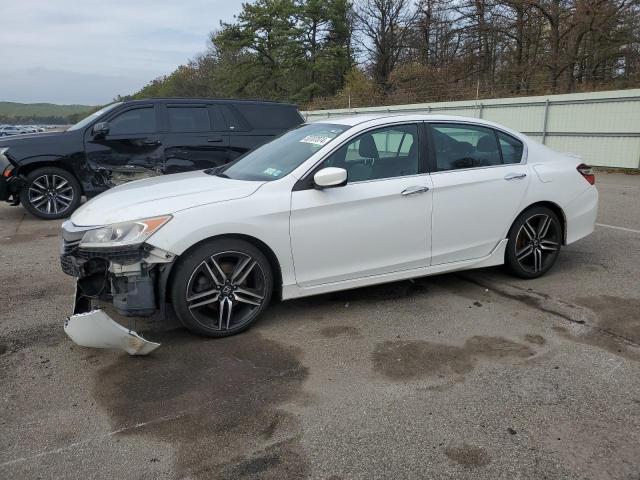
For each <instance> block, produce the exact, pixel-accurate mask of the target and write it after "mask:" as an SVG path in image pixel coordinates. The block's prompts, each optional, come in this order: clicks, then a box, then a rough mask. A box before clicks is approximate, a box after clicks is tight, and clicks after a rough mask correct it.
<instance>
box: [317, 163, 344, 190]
mask: <svg viewBox="0 0 640 480" xmlns="http://www.w3.org/2000/svg"><path fill="white" fill-rule="evenodd" d="M313 181H314V183H315V184H316V186H317V187H319V188H331V187H341V186H343V185H346V184H347V171H346V170H345V169H344V168H336V167H327V168H323V169H322V170H318V171H317V172H316V174H315V175H314V176H313Z"/></svg>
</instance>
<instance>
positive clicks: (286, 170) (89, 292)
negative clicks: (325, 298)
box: [61, 115, 598, 353]
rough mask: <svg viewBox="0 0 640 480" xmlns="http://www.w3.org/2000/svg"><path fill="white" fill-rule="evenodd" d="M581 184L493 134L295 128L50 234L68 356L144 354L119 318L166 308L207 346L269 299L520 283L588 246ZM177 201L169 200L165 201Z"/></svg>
mask: <svg viewBox="0 0 640 480" xmlns="http://www.w3.org/2000/svg"><path fill="white" fill-rule="evenodd" d="M594 183H595V177H594V175H593V173H592V172H591V171H590V169H589V167H587V166H586V165H584V164H582V162H581V160H580V159H578V158H576V157H574V156H569V155H565V154H562V153H558V152H554V151H553V150H551V149H549V148H547V147H545V146H544V145H540V144H539V143H536V142H534V141H532V140H530V139H529V138H527V137H526V136H524V135H522V134H520V133H518V132H515V131H513V130H510V129H508V128H505V127H502V126H501V125H498V124H495V123H491V122H487V121H483V120H479V119H475V118H464V117H452V116H439V115H394V116H391V115H377V116H374V115H362V116H356V117H350V118H335V119H326V120H323V121H321V122H316V123H312V124H308V125H303V126H301V127H298V128H295V129H292V130H290V131H289V132H287V133H286V134H284V135H282V136H280V137H279V138H277V139H275V140H273V141H272V142H269V143H268V144H266V145H264V146H262V147H261V148H259V149H257V150H255V151H253V152H251V153H249V154H247V155H245V156H244V157H243V158H241V159H239V160H238V161H237V162H234V163H232V164H230V165H226V166H224V167H222V168H219V169H212V170H204V171H200V172H190V173H184V174H180V175H173V176H171V177H170V178H169V177H165V178H153V179H147V180H143V181H140V182H136V183H135V184H131V185H123V186H120V187H117V188H115V189H114V190H113V191H110V192H107V193H105V194H104V195H101V196H100V197H98V198H95V199H93V200H91V201H90V202H88V203H87V204H85V205H84V206H82V207H81V208H80V209H78V210H77V211H76V212H75V213H74V214H73V216H72V217H71V219H70V220H68V221H67V222H65V223H64V224H63V227H62V228H63V230H62V238H63V245H62V247H63V248H62V252H63V254H62V256H61V261H62V268H63V270H64V271H65V272H66V273H68V274H70V275H74V276H76V277H78V281H77V285H78V288H77V289H76V292H77V298H76V303H75V306H76V311H75V313H76V315H74V316H72V317H71V318H70V319H69V320H68V321H67V322H66V324H65V331H66V332H67V334H68V335H69V336H70V337H71V338H72V339H73V340H74V341H76V342H77V343H79V344H80V345H84V346H94V347H105V348H106V347H111V348H113V347H118V346H122V347H123V348H125V349H127V351H129V353H148V352H149V351H151V350H153V349H154V348H156V347H157V344H155V343H150V342H147V341H146V340H143V339H141V338H140V337H138V336H137V335H135V334H134V333H133V332H132V331H131V330H128V329H126V328H124V327H122V326H121V325H118V324H116V323H115V322H113V321H112V320H111V319H110V318H109V317H108V316H107V314H106V313H105V312H104V311H102V310H93V309H92V305H91V299H96V298H100V299H102V300H107V301H112V302H113V305H114V307H115V309H116V310H117V311H118V312H120V313H121V314H123V315H127V316H141V315H151V314H152V313H153V312H154V311H155V310H156V309H157V308H160V309H163V308H164V306H165V303H166V302H167V301H168V302H171V303H172V305H173V309H174V310H175V312H176V313H177V316H178V318H179V319H180V320H181V321H182V323H183V324H184V325H185V326H186V327H187V328H189V329H190V330H191V331H193V332H194V333H197V334H200V335H206V336H211V337H223V336H226V335H233V334H235V333H238V332H241V331H242V330H244V329H246V328H248V327H249V326H251V325H252V324H253V323H254V322H255V321H256V319H257V318H258V316H259V315H260V313H261V312H262V311H264V309H265V308H266V307H267V305H268V304H269V299H270V297H271V296H272V295H273V294H274V293H275V294H276V295H278V296H279V297H280V298H282V299H290V298H297V297H304V296H308V295H316V294H321V293H327V292H332V291H336V290H345V289H349V288H356V287H364V286H367V285H373V284H377V283H384V282H391V281H396V280H402V279H409V278H415V277H421V276H426V275H433V274H438V273H443V272H450V271H456V270H465V269H470V268H479V267H487V266H492V265H501V264H503V263H504V264H506V265H507V266H508V268H509V269H510V270H511V272H512V273H513V274H515V275H517V276H519V277H522V278H536V277H539V276H541V275H543V274H545V273H546V272H547V271H549V269H550V268H551V267H552V266H553V264H554V263H555V261H556V259H557V258H558V255H559V253H560V249H561V247H562V245H567V244H570V243H573V242H575V241H577V240H579V239H580V238H582V237H584V236H586V235H588V234H590V233H591V232H592V231H593V229H594V222H595V219H596V214H597V207H598V192H597V190H596V188H595V186H594ZM178 192H179V193H178Z"/></svg>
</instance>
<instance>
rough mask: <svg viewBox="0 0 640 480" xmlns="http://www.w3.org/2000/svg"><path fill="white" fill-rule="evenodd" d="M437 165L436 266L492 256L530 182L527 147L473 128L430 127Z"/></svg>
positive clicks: (493, 132)
mask: <svg viewBox="0 0 640 480" xmlns="http://www.w3.org/2000/svg"><path fill="white" fill-rule="evenodd" d="M431 138H432V142H431V143H432V145H433V150H432V151H433V152H434V154H435V155H434V156H435V165H434V166H433V167H432V169H433V174H432V180H433V223H432V229H433V234H432V256H431V264H432V265H438V264H444V263H450V262H457V261H463V260H471V259H476V258H482V257H484V256H487V255H489V254H490V253H491V252H492V250H493V249H494V248H495V247H496V246H497V245H498V243H499V242H500V241H501V240H503V239H504V238H506V235H507V231H508V229H509V227H510V225H511V222H512V221H513V220H514V217H515V216H516V215H517V213H518V212H519V211H520V210H521V209H522V202H523V199H524V196H525V193H526V190H527V186H528V184H529V177H528V167H527V165H526V164H523V163H521V161H522V157H523V148H524V147H523V145H522V142H520V141H519V140H518V139H516V138H514V137H511V136H510V135H507V134H506V133H504V132H500V131H498V130H494V129H492V128H488V127H485V126H479V125H471V124H456V123H441V124H432V125H431Z"/></svg>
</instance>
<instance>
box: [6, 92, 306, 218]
mask: <svg viewBox="0 0 640 480" xmlns="http://www.w3.org/2000/svg"><path fill="white" fill-rule="evenodd" d="M302 122H303V119H302V117H301V116H300V113H299V112H298V110H297V108H296V106H295V105H290V104H280V103H274V102H259V101H248V100H247V101H245V100H209V99H148V100H132V101H126V102H117V103H114V104H112V105H109V106H107V107H104V108H103V109H101V110H99V111H97V112H95V113H93V114H91V115H90V116H88V117H87V118H85V119H84V120H82V121H80V122H79V123H77V124H76V125H74V126H72V127H70V128H69V129H67V130H66V131H63V132H51V133H42V134H33V135H17V136H12V137H7V138H3V139H1V140H0V170H1V171H0V200H6V201H8V202H10V203H11V204H12V205H18V204H20V203H22V204H23V206H24V207H25V208H26V209H27V210H28V211H29V212H30V213H31V214H33V215H34V216H36V217H39V218H43V219H58V218H67V217H69V215H70V214H71V213H73V211H74V210H75V209H76V208H77V207H78V206H79V205H80V203H81V198H82V197H87V198H91V197H94V196H96V195H98V194H100V193H102V192H104V191H106V190H107V189H109V188H112V187H114V186H117V185H121V184H123V183H126V182H129V181H132V180H140V179H145V178H149V177H154V176H158V175H163V174H172V173H180V172H186V171H193V170H204V169H207V168H214V167H219V166H221V165H224V164H226V163H228V162H230V161H232V160H234V159H235V158H237V157H238V156H240V155H243V154H244V153H246V152H248V151H249V150H252V149H254V148H256V147H258V146H260V145H262V144H264V143H265V142H267V141H269V140H271V139H272V138H273V137H274V136H276V135H279V134H281V133H283V132H284V131H286V130H289V129H290V128H292V127H294V126H296V125H299V124H301V123H302Z"/></svg>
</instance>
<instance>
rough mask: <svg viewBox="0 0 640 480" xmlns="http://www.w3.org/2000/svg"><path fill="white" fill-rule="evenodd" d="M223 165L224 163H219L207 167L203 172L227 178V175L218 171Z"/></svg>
mask: <svg viewBox="0 0 640 480" xmlns="http://www.w3.org/2000/svg"><path fill="white" fill-rule="evenodd" d="M224 167H226V165H220V166H218V167H213V168H209V169H208V170H205V171H204V173H206V174H207V175H215V176H216V177H220V178H229V175H227V174H226V173H223V172H221V171H220V170H222V169H223V168H224Z"/></svg>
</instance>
